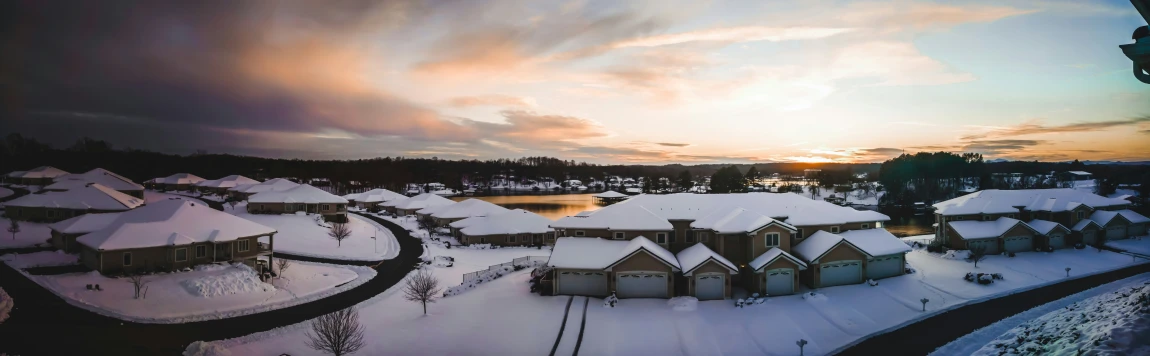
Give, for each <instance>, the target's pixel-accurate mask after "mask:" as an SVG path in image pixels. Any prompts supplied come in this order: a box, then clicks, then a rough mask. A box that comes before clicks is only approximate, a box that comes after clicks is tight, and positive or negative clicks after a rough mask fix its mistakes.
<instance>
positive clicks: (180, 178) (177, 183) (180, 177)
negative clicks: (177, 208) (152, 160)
mask: <svg viewBox="0 0 1150 356" xmlns="http://www.w3.org/2000/svg"><path fill="white" fill-rule="evenodd" d="M203 181H204V179H203V178H200V177H199V176H197V175H195V174H191V173H176V174H173V175H170V176H167V177H160V178H155V179H152V181H151V183H152V184H153V185H155V187H156V188H157V189H161V190H177V191H183V190H192V188H193V187H194V186H195V185H196V184H197V183H199V182H203Z"/></svg>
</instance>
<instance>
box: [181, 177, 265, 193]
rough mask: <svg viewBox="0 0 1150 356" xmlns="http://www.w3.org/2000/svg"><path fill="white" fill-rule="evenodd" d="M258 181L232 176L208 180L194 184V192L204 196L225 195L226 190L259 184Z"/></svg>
mask: <svg viewBox="0 0 1150 356" xmlns="http://www.w3.org/2000/svg"><path fill="white" fill-rule="evenodd" d="M259 183H260V181H258V180H255V179H251V178H248V177H244V176H241V175H238V174H233V175H230V176H226V177H223V178H219V179H208V180H204V181H201V182H199V183H196V184H195V187H196V191H199V192H200V193H204V194H216V195H226V194H228V189H232V188H235V187H237V186H242V185H251V184H259Z"/></svg>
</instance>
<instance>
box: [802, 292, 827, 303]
mask: <svg viewBox="0 0 1150 356" xmlns="http://www.w3.org/2000/svg"><path fill="white" fill-rule="evenodd" d="M803 299H804V300H806V301H809V302H825V301H827V296H826V295H825V294H822V293H815V292H810V293H806V294H803Z"/></svg>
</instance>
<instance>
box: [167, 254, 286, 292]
mask: <svg viewBox="0 0 1150 356" xmlns="http://www.w3.org/2000/svg"><path fill="white" fill-rule="evenodd" d="M204 266H208V267H218V266H216V265H204ZM196 267H197V268H196V270H197V271H203V270H213V269H218V268H199V267H201V266H196ZM232 267H234V268H233V269H231V270H229V271H227V272H225V273H223V274H217V275H210V276H204V277H200V278H193V279H188V280H184V281H182V282H180V284H181V285H183V286H184V289H187V290H188V293H192V294H193V295H198V296H201V297H206V298H211V297H216V296H221V295H228V294H243V293H250V292H269V291H274V290H275V289H276V287H274V286H272V285H270V284H267V283H264V282H263V281H261V280H260V278H259V275H257V274H256V271H255V270H254V269H252V268H251V267H248V266H247V265H244V264H240V263H237V264H235V265H233V266H232Z"/></svg>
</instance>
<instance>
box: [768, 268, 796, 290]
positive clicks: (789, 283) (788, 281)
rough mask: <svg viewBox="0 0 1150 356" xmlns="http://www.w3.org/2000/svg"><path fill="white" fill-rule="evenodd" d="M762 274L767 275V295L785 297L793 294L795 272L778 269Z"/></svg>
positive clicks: (788, 269) (787, 269)
mask: <svg viewBox="0 0 1150 356" xmlns="http://www.w3.org/2000/svg"><path fill="white" fill-rule="evenodd" d="M764 273H766V274H767V295H787V294H794V293H795V270H793V269H790V268H779V269H772V270H769V271H766V272H764Z"/></svg>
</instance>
